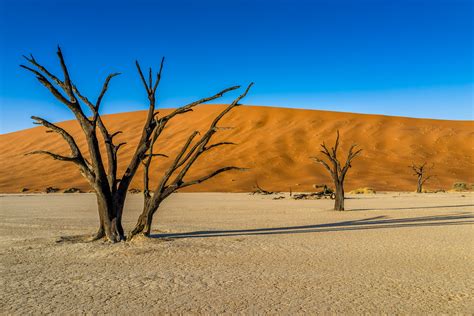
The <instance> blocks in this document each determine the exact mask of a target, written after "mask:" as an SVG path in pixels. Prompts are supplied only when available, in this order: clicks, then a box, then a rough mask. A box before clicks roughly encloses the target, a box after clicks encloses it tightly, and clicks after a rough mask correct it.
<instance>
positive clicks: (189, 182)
mask: <svg viewBox="0 0 474 316" xmlns="http://www.w3.org/2000/svg"><path fill="white" fill-rule="evenodd" d="M229 170H239V171H246V170H248V168H239V167H233V166H232V167H224V168H220V169H217V170H216V171H214V172H212V173H210V174H208V175H207V176H204V177H202V178H199V179H196V180H192V181H188V182H183V183H181V184H180V185H179V186H178V188H184V187H188V186H190V185H195V184H198V183H201V182H204V181H206V180H209V179H211V178H213V177H215V176H217V175H218V174H221V173H223V172H226V171H229Z"/></svg>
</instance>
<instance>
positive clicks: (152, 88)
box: [21, 47, 248, 242]
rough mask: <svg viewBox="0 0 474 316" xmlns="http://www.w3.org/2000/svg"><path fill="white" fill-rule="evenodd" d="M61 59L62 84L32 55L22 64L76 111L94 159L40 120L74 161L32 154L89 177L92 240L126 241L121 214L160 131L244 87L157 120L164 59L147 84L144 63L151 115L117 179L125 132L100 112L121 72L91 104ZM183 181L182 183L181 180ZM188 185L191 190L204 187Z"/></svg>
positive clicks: (64, 133) (65, 134) (68, 136)
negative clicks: (95, 222) (95, 220)
mask: <svg viewBox="0 0 474 316" xmlns="http://www.w3.org/2000/svg"><path fill="white" fill-rule="evenodd" d="M57 55H58V58H59V63H60V65H61V69H62V74H63V78H62V79H60V78H58V77H57V76H55V75H54V74H52V73H51V72H50V71H49V70H48V69H47V68H45V67H44V66H42V65H41V64H40V63H38V62H37V61H36V59H35V58H34V57H33V56H32V55H30V57H26V56H24V58H25V59H26V60H27V61H28V63H29V66H26V65H21V67H23V68H24V69H26V70H28V71H30V72H31V73H33V74H34V75H35V76H36V79H37V80H38V81H39V82H40V83H41V84H42V85H43V86H45V87H46V88H47V89H48V90H49V91H50V92H51V94H52V95H53V96H54V97H55V98H56V99H57V100H58V101H60V102H61V103H62V104H64V105H65V106H67V107H68V108H69V110H71V112H72V113H73V114H74V116H75V118H76V120H77V121H78V122H79V125H80V127H81V129H82V132H83V133H84V136H85V139H86V142H87V151H88V156H89V157H90V158H89V159H87V158H86V156H85V155H84V153H83V152H82V151H81V149H80V148H79V147H78V145H77V143H76V141H75V139H74V137H73V136H72V135H71V134H69V133H68V132H67V131H66V130H64V129H63V128H61V127H59V126H57V125H55V124H53V123H51V122H48V121H47V120H45V119H43V118H40V117H37V116H32V119H33V120H34V121H35V122H34V123H35V124H40V125H43V126H45V127H46V128H47V129H48V132H55V133H58V134H59V135H60V136H61V137H62V138H64V140H65V141H66V142H67V143H68V145H69V148H70V150H71V154H70V155H69V156H64V155H60V154H57V153H53V152H50V151H46V150H36V151H32V152H29V153H27V154H28V155H31V154H45V155H48V156H51V157H52V158H53V159H55V160H60V161H65V162H70V163H74V164H75V165H77V167H78V168H79V170H80V172H81V174H82V175H83V176H84V177H85V178H86V180H87V181H88V183H89V184H90V186H91V187H92V188H93V189H94V191H95V193H96V196H97V205H98V213H99V229H98V231H97V233H96V234H95V236H94V237H93V239H94V240H97V239H101V238H104V237H105V238H107V239H108V240H110V241H112V242H116V241H120V240H124V239H125V233H124V229H123V227H122V214H123V208H124V204H125V199H126V196H127V191H128V187H129V185H130V183H131V181H132V179H133V177H134V176H135V174H136V171H137V169H138V167H139V166H140V164H141V163H142V162H144V161H145V162H146V161H148V159H149V158H151V157H152V156H153V154H151V155H148V154H147V153H148V152H149V150H150V148H151V145H152V144H153V143H154V142H155V141H156V139H157V138H158V136H159V135H160V133H161V131H163V129H164V128H165V127H166V125H167V123H168V122H169V121H170V120H171V119H173V118H174V117H176V116H178V115H181V114H184V113H187V112H189V111H192V108H194V107H195V106H197V105H199V104H202V103H205V102H208V101H211V100H215V99H218V98H220V97H222V96H223V95H224V94H225V93H227V92H230V91H233V90H236V89H238V88H240V86H233V87H230V88H227V89H224V90H222V91H220V92H218V93H217V94H215V95H213V96H210V97H206V98H203V99H200V100H197V101H195V102H192V103H190V104H187V105H184V106H182V107H179V108H177V109H176V110H174V111H173V112H171V113H170V114H168V115H165V116H163V117H160V118H158V112H157V111H155V107H156V91H157V88H158V85H159V83H160V80H161V73H162V70H163V64H164V58H163V59H162V60H161V65H160V69H159V71H158V72H157V73H156V74H154V73H153V70H152V69H151V68H150V69H149V72H148V78H147V79H145V76H144V74H143V72H142V69H141V67H140V65H139V63H138V62H136V67H137V70H138V73H139V76H140V79H141V81H142V82H143V84H144V86H145V90H146V93H147V97H148V112H147V117H146V119H145V122H144V125H143V129H142V134H141V137H140V140H139V141H138V144H137V145H136V147H135V151H134V154H133V156H132V158H131V160H130V162H129V163H128V166H127V168H126V169H125V172H124V173H123V174H122V175H121V176H120V177H118V176H117V165H118V164H117V161H118V155H117V153H118V151H119V149H120V148H122V146H124V145H125V143H118V144H117V143H116V142H114V137H115V136H116V135H118V134H119V133H121V131H115V132H110V131H109V130H108V129H107V128H106V126H105V124H104V122H103V120H102V117H101V115H100V113H99V110H100V106H101V103H102V100H103V98H104V96H105V94H106V92H107V90H108V87H109V83H110V81H111V79H112V78H114V77H115V76H117V75H119V73H113V74H110V75H109V76H107V78H106V79H105V82H104V84H103V86H102V89H101V91H100V93H99V96H98V98H97V100H96V101H95V102H92V101H90V100H89V99H88V98H87V97H86V96H84V95H83V94H82V93H81V92H80V91H79V89H78V88H77V87H76V86H75V85H74V83H73V81H72V79H71V77H70V74H69V70H68V68H67V66H66V62H65V60H64V57H63V54H62V52H61V49H60V48H59V47H58V51H57ZM247 91H248V89H247ZM86 108H88V109H89V110H90V112H91V114H92V115H91V116H88V115H87V114H86V112H85V109H86ZM226 113H227V112H226ZM224 115H225V113H224ZM97 130H99V131H97ZM99 133H100V134H101V135H102V138H103V141H104V145H105V153H106V158H104V157H103V155H102V153H101V151H100V138H99V137H98V135H99ZM193 157H194V156H193ZM191 165H192V164H191ZM191 165H189V166H188V164H186V166H188V169H189V168H190V167H191ZM106 166H107V167H106ZM234 169H235V168H234ZM229 170H231V169H229ZM221 172H223V171H221ZM183 176H184V175H183ZM180 181H182V178H181V180H180ZM186 183H187V184H188V185H191V184H194V183H199V182H193V183H190V182H186Z"/></svg>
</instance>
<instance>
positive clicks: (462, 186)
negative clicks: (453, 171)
mask: <svg viewBox="0 0 474 316" xmlns="http://www.w3.org/2000/svg"><path fill="white" fill-rule="evenodd" d="M471 187H472V186H471ZM452 191H469V187H468V185H467V183H465V182H456V183H454V184H453V188H452Z"/></svg>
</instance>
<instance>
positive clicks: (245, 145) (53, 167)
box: [0, 105, 474, 193]
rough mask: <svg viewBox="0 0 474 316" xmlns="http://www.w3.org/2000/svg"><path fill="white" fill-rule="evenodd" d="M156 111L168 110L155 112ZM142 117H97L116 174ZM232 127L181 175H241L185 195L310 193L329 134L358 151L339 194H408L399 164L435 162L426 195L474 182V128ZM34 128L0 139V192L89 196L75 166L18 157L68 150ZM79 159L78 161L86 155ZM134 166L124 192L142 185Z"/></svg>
mask: <svg viewBox="0 0 474 316" xmlns="http://www.w3.org/2000/svg"><path fill="white" fill-rule="evenodd" d="M223 106H224V105H201V106H198V107H197V108H196V109H195V110H194V111H193V112H191V113H188V114H185V115H183V116H181V117H179V118H177V119H176V120H174V121H172V122H171V123H170V125H169V126H168V128H167V130H166V131H165V133H164V134H163V137H162V138H161V140H160V141H159V142H158V143H157V146H156V148H157V150H158V151H159V152H160V153H164V154H167V155H170V157H172V156H173V155H174V154H176V153H177V151H178V149H179V148H180V147H181V145H182V144H183V142H184V140H185V139H186V138H187V137H188V135H189V134H190V133H191V132H192V131H193V130H201V131H202V130H204V129H205V128H206V127H207V125H208V124H209V123H210V121H211V120H212V118H213V117H214V116H215V115H216V114H217V112H218V111H220V110H222V108H223ZM160 111H161V113H163V114H165V113H167V112H168V111H170V110H169V109H165V110H160ZM145 115H146V112H145V111H138V112H130V113H120V114H112V115H104V116H103V119H104V122H105V124H106V126H107V127H108V128H109V130H110V131H112V132H113V131H117V130H122V131H123V134H120V135H119V136H117V139H116V140H117V141H118V142H127V145H125V146H124V147H123V149H121V152H120V154H119V157H120V158H119V174H120V173H121V172H123V171H124V168H125V166H126V165H127V164H128V162H129V160H130V158H131V156H132V154H133V151H134V146H135V145H136V142H137V141H138V138H139V136H140V134H141V128H142V124H143V121H144V118H145ZM58 125H59V126H61V127H63V128H65V129H66V130H67V131H69V132H70V133H71V134H72V135H75V136H77V140H78V145H79V147H81V148H85V140H84V138H83V137H82V134H81V131H80V128H79V126H78V124H77V123H76V122H75V121H65V122H61V123H58ZM220 125H221V126H225V127H232V128H231V129H226V130H222V131H219V132H218V133H217V134H216V137H215V138H214V142H217V141H223V140H227V141H233V142H235V143H237V145H236V146H227V147H222V148H218V149H216V150H214V151H212V152H209V153H207V154H206V155H205V156H203V157H202V158H201V160H200V161H199V162H198V163H196V164H195V166H194V168H193V169H192V170H191V172H190V173H189V175H188V179H191V178H193V177H196V176H199V175H203V174H205V173H207V172H210V171H211V170H214V169H216V168H219V167H222V166H225V165H235V166H239V167H246V168H249V170H248V171H245V172H238V171H236V172H234V171H232V172H228V173H225V174H222V175H219V176H218V177H216V178H215V179H211V180H209V181H207V182H205V183H202V184H200V185H197V186H193V187H190V188H188V189H186V190H183V191H186V192H203V191H216V192H245V191H251V190H252V188H253V186H254V184H255V182H256V181H258V183H259V185H260V186H261V187H264V188H265V189H267V190H273V191H289V190H290V188H291V190H293V191H312V190H314V189H313V188H312V185H313V184H321V183H326V184H330V183H331V180H330V177H329V175H328V174H327V173H326V171H325V170H324V169H323V168H322V166H320V165H317V164H315V163H314V162H312V161H311V160H310V159H309V157H310V156H314V155H317V154H318V153H319V144H320V143H321V142H323V141H325V142H326V143H328V144H331V143H333V141H334V139H335V134H336V130H337V129H339V131H340V133H341V150H342V151H341V153H342V154H341V155H342V156H343V155H345V153H346V151H347V150H348V148H349V146H350V145H351V144H352V143H353V142H355V143H357V144H359V146H360V147H361V148H363V149H364V151H363V152H362V154H361V156H360V158H358V159H356V160H355V161H354V162H353V168H352V169H351V170H350V171H349V173H348V177H347V180H346V190H347V191H349V190H352V189H356V188H359V187H371V188H374V189H375V190H377V191H413V190H414V189H415V187H416V183H415V182H416V179H415V177H414V176H413V175H412V171H411V170H410V168H409V167H408V166H409V165H410V164H411V163H412V162H417V163H419V162H423V161H425V160H426V161H428V162H429V163H430V164H434V169H433V174H434V175H435V177H434V178H433V179H432V180H430V181H429V182H428V183H427V184H426V187H427V188H428V189H449V188H451V186H452V184H453V183H454V182H467V183H472V182H474V172H473V171H472V170H474V157H473V145H474V122H473V121H448V120H446V121H445V120H434V119H415V118H405V117H391V116H383V115H369V114H353V113H341V112H330V111H319V110H302V109H289V108H274V107H265V106H242V107H239V108H236V109H234V110H233V112H231V113H230V114H229V115H228V116H227V117H226V118H225V119H224V120H223V121H222V123H221V124H220ZM44 131H45V128H44V127H35V128H31V129H26V130H22V131H18V132H13V133H9V134H4V135H0V173H1V175H2V176H1V179H0V192H4V193H14V192H20V190H21V189H22V188H28V189H29V191H30V192H40V191H44V190H45V188H46V187H49V186H53V187H58V188H60V189H66V188H71V187H76V188H79V189H81V190H83V191H88V190H90V189H89V187H88V185H87V183H86V181H85V180H84V179H83V178H82V177H81V175H80V174H79V172H78V170H77V169H76V167H75V166H74V165H72V164H70V163H66V162H60V161H54V160H52V159H51V158H49V157H46V156H40V155H34V156H25V155H24V154H25V153H26V152H28V151H32V150H39V149H44V150H50V151H53V152H57V153H62V154H68V147H67V145H66V143H65V142H64V140H62V139H61V137H60V136H58V135H55V134H46V133H44ZM86 156H87V155H86ZM170 159H172V158H169V159H166V158H156V159H155V160H154V164H153V165H152V168H151V170H152V172H151V174H152V175H153V176H152V185H153V184H154V183H156V182H155V181H156V180H157V179H158V176H159V175H161V174H162V173H163V171H164V170H165V168H166V166H167V164H168V161H169V160H170ZM141 182H142V170H141V169H139V172H138V173H137V176H136V177H135V180H134V182H133V183H132V185H131V188H141V187H142V185H141Z"/></svg>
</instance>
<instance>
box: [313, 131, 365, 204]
mask: <svg viewBox="0 0 474 316" xmlns="http://www.w3.org/2000/svg"><path fill="white" fill-rule="evenodd" d="M338 147H339V131H337V137H336V143H335V144H334V147H332V148H331V149H329V148H328V147H327V146H326V144H325V143H324V142H323V143H322V144H321V148H322V149H321V153H322V154H323V155H324V156H326V158H327V159H328V160H329V162H326V161H324V160H323V159H320V158H318V157H311V159H313V160H314V161H315V162H317V163H320V164H322V165H323V166H324V168H326V170H327V171H329V174H330V175H331V177H332V179H333V181H334V187H335V188H336V197H335V203H334V210H335V211H343V210H344V180H345V178H346V174H347V171H349V169H350V168H351V167H352V165H351V163H352V160H353V159H354V158H355V157H357V156H358V155H359V154H360V152H361V151H362V149H358V150H355V149H356V147H357V145H356V144H352V145H351V147H350V148H349V152H348V154H347V159H346V162H345V164H344V165H342V164H341V162H340V160H339V158H338V157H337V150H338Z"/></svg>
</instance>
